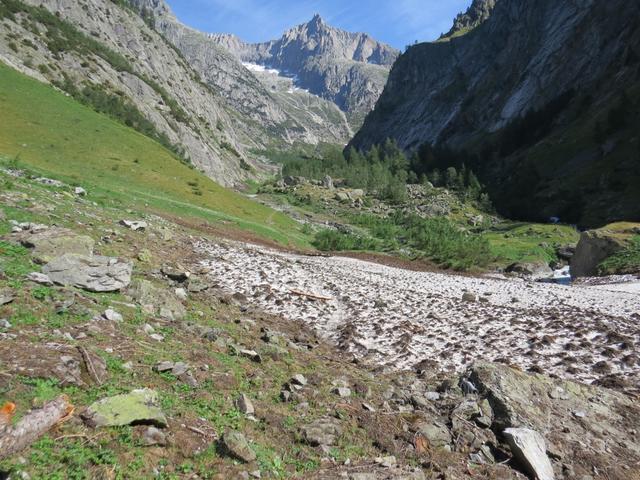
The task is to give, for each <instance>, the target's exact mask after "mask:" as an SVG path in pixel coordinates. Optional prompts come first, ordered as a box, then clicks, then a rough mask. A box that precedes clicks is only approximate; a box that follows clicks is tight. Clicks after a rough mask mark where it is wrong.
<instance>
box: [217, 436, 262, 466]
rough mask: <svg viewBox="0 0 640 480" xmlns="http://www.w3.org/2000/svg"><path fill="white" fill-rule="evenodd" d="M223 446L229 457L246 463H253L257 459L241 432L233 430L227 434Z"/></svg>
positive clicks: (223, 439)
mask: <svg viewBox="0 0 640 480" xmlns="http://www.w3.org/2000/svg"><path fill="white" fill-rule="evenodd" d="M222 446H223V447H224V449H225V451H226V452H227V453H228V454H229V455H231V456H232V457H234V458H237V459H238V460H240V461H242V462H244V463H251V462H253V461H254V460H255V459H256V458H257V457H256V454H255V452H254V451H253V450H252V449H251V447H250V446H249V442H248V441H247V439H246V438H245V436H244V435H243V434H242V433H240V432H236V431H233V430H231V431H227V432H225V434H224V435H223V436H222Z"/></svg>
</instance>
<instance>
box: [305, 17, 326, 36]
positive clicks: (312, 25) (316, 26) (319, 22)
mask: <svg viewBox="0 0 640 480" xmlns="http://www.w3.org/2000/svg"><path fill="white" fill-rule="evenodd" d="M306 26H307V29H308V30H309V31H310V32H317V31H319V30H320V29H321V28H322V27H326V26H327V24H326V23H325V21H324V20H323V19H322V17H321V16H320V14H319V13H316V14H315V15H314V16H313V18H312V19H311V21H310V22H309V23H307V25H306Z"/></svg>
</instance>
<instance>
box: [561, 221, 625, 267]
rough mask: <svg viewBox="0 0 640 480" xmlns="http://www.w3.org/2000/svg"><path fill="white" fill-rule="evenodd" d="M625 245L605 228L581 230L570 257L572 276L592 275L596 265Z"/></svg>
mask: <svg viewBox="0 0 640 480" xmlns="http://www.w3.org/2000/svg"><path fill="white" fill-rule="evenodd" d="M624 247H625V241H624V240H623V239H621V238H620V237H619V236H616V235H615V234H614V233H612V232H609V231H607V230H590V231H587V232H582V234H581V235H580V241H579V242H578V246H577V247H576V252H575V254H574V255H573V257H572V258H571V274H572V275H573V276H574V277H593V276H596V275H597V274H598V265H600V263H602V262H603V261H604V260H606V259H607V258H609V257H610V256H611V255H613V254H614V253H616V252H618V251H620V250H622V249H623V248H624Z"/></svg>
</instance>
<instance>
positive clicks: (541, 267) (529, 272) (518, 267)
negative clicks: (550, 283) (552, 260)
mask: <svg viewBox="0 0 640 480" xmlns="http://www.w3.org/2000/svg"><path fill="white" fill-rule="evenodd" d="M505 272H506V273H511V274H514V275H520V276H525V277H531V278H533V279H539V278H547V277H551V276H552V275H553V270H552V269H551V267H550V266H549V265H547V264H546V263H544V262H529V263H512V264H511V265H509V266H508V267H507V268H506V269H505Z"/></svg>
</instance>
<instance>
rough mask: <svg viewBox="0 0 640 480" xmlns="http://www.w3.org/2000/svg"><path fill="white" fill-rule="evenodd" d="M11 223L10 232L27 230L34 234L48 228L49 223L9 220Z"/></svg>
mask: <svg viewBox="0 0 640 480" xmlns="http://www.w3.org/2000/svg"><path fill="white" fill-rule="evenodd" d="M9 223H11V225H12V229H11V231H12V233H20V232H29V233H31V234H35V233H38V232H43V231H45V230H47V229H48V228H49V225H43V224H40V223H33V222H21V223H19V222H16V221H15V220H11V222H9Z"/></svg>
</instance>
